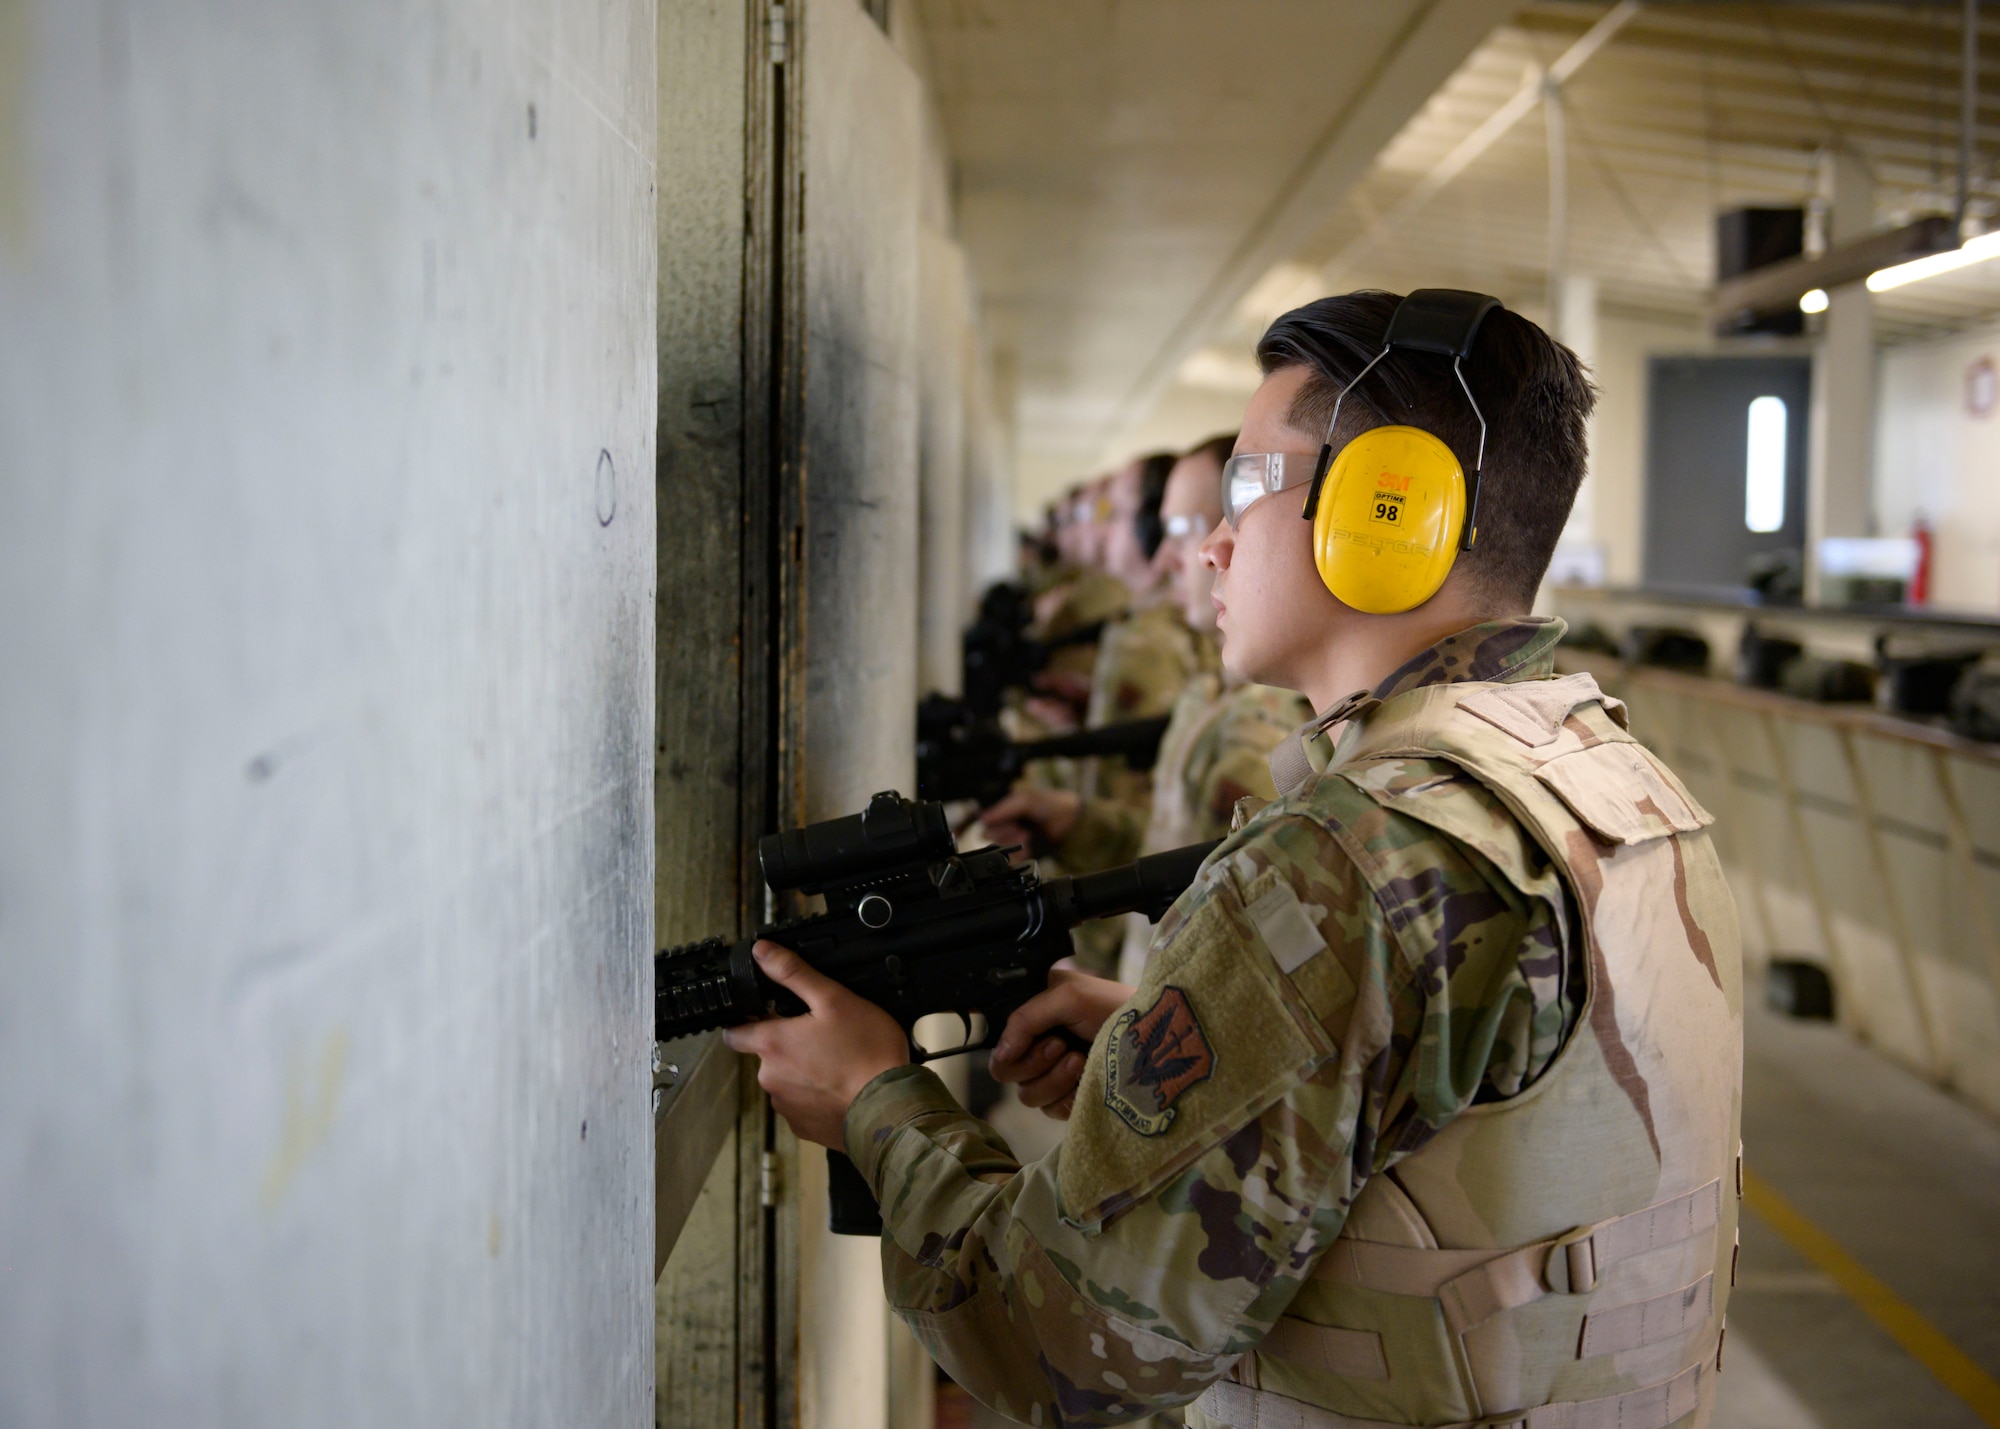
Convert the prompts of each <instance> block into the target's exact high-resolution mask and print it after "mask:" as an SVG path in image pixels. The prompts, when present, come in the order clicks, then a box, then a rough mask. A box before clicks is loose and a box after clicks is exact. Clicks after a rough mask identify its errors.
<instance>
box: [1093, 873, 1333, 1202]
mask: <svg viewBox="0 0 2000 1429" xmlns="http://www.w3.org/2000/svg"><path fill="white" fill-rule="evenodd" d="M1242 852H1243V851H1239V854H1238V856H1241V853H1242ZM1235 862H1236V858H1235V857H1231V858H1229V859H1223V860H1216V861H1215V862H1213V863H1211V864H1210V865H1209V868H1208V870H1207V871H1206V872H1205V874H1204V876H1203V877H1202V878H1201V879H1199V880H1197V882H1196V884H1195V886H1194V887H1192V888H1190V889H1189V890H1188V892H1187V893H1184V894H1182V895H1181V899H1180V901H1179V902H1178V903H1177V904H1175V907H1174V910H1173V911H1172V912H1171V913H1169V914H1168V916H1167V919H1166V920H1165V921H1163V922H1162V924H1161V928H1160V932H1159V934H1158V935H1157V938H1156V941H1155V943H1154V946H1153V951H1152V955H1151V957H1150V958H1149V959H1148V960H1147V963H1146V971H1145V975H1144V977H1143V978H1142V979H1141V981H1140V984H1139V987H1138V990H1137V992H1136V993H1135V994H1134V995H1133V998H1132V1001H1131V1002H1130V1004H1129V1005H1127V1006H1126V1007H1123V1008H1120V1009H1119V1011H1118V1012H1117V1013H1116V1014H1114V1016H1113V1017H1112V1019H1111V1020H1110V1021H1108V1022H1106V1023H1105V1024H1104V1026H1103V1027H1102V1028H1101V1029H1100V1030H1099V1031H1098V1034H1097V1039H1096V1041H1095V1042H1094V1043H1093V1044H1092V1046H1091V1052H1090V1057H1089V1058H1088V1060H1087V1061H1086V1062H1085V1063H1084V1069H1083V1080H1082V1082H1081V1083H1080V1084H1079V1085H1078V1087H1077V1091H1076V1107H1075V1110H1074V1112H1072V1114H1071V1116H1070V1120H1069V1125H1068V1127H1067V1128H1065V1130H1064V1132H1063V1142H1062V1154H1061V1157H1060V1160H1059V1163H1058V1180H1059V1188H1060V1191H1061V1198H1062V1212H1061V1214H1062V1218H1063V1220H1064V1221H1065V1222H1067V1223H1068V1224H1070V1225H1071V1226H1074V1227H1077V1228H1079V1229H1082V1230H1085V1231H1086V1233H1089V1232H1090V1229H1091V1228H1092V1227H1093V1226H1097V1225H1102V1224H1103V1223H1104V1222H1105V1221H1107V1220H1109V1219H1111V1218H1112V1217H1115V1216H1118V1215H1120V1214H1122V1213H1123V1212H1124V1211H1125V1210H1127V1209H1129V1208H1130V1207H1131V1206H1132V1205H1134V1204H1135V1203H1136V1202H1139V1201H1143V1200H1145V1199H1146V1198H1148V1197H1150V1196H1152V1195H1154V1194H1155V1193H1156V1192H1158V1191H1159V1190H1160V1189H1161V1188H1162V1187H1164V1186H1166V1185H1167V1184H1168V1183H1169V1182H1171V1181H1172V1180H1173V1179H1174V1178H1175V1177H1176V1176H1178V1175H1179V1174H1180V1173H1181V1172H1182V1171H1183V1170H1185V1169H1186V1167H1187V1166H1188V1165H1189V1164H1191V1163H1192V1162H1193V1161H1195V1160H1197V1159H1199V1158H1200V1157H1201V1156H1202V1155H1204V1154H1205V1153H1206V1152H1208V1151H1209V1150H1210V1149H1212V1148H1213V1147H1215V1146H1218V1145H1220V1144H1221V1143H1222V1142H1223V1141H1225V1140H1227V1139H1228V1138H1229V1137H1230V1136H1231V1135H1233V1134H1235V1133H1236V1132H1237V1131H1239V1130H1241V1129H1242V1128H1243V1127H1244V1126H1247V1125H1248V1124H1249V1123H1250V1122H1252V1121H1254V1120H1255V1119H1256V1118H1257V1117H1258V1116H1259V1115H1261V1114H1262V1113H1263V1112H1264V1110H1265V1109H1266V1108H1268V1107H1270V1106H1271V1105H1272V1104H1273V1103H1275V1102H1277V1101H1278V1100H1279V1099H1281V1098H1282V1097H1283V1096H1284V1095H1285V1094H1286V1093H1287V1092H1289V1091H1290V1090H1291V1089H1292V1088H1293V1087H1295V1086H1297V1085H1298V1084H1299V1083H1300V1082H1301V1081H1302V1080H1304V1079H1306V1078H1308V1077H1310V1076H1311V1075H1312V1073H1313V1070H1314V1068H1316V1067H1317V1066H1318V1065H1319V1064H1320V1062H1321V1061H1323V1060H1324V1059H1325V1058H1326V1057H1328V1056H1330V1055H1332V1054H1333V1051H1334V1047H1333V1043H1332V1040H1331V1039H1330V1038H1329V1037H1328V1036H1327V1034H1326V1031H1325V1029H1323V1028H1322V1027H1321V1026H1320V1024H1319V1022H1318V1020H1317V1019H1316V1018H1315V1017H1314V1016H1313V1013H1312V1009H1311V1007H1310V1006H1309V1005H1308V1004H1307V1002H1306V1001H1305V999H1304V998H1303V996H1302V995H1301V994H1300V993H1299V992H1298V991H1297V990H1295V989H1294V988H1293V987H1292V986H1291V984H1290V983H1289V981H1288V980H1287V979H1286V977H1285V975H1284V974H1283V973H1282V972H1281V971H1280V970H1279V968H1278V965H1277V960H1276V959H1275V958H1274V957H1272V956H1271V955H1270V954H1268V953H1266V952H1264V951H1263V950H1262V949H1261V948H1259V947H1258V946H1257V944H1258V943H1259V942H1260V941H1261V939H1262V935H1261V934H1260V933H1259V931H1258V929H1257V926H1256V924H1255V923H1254V922H1253V921H1252V920H1251V918H1250V916H1249V914H1248V912H1247V910H1246V909H1245V907H1244V904H1243V901H1242V898H1241V897H1240V895H1239V894H1238V892H1237V881H1236V873H1235V868H1234V865H1235Z"/></svg>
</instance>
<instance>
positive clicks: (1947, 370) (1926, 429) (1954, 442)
mask: <svg viewBox="0 0 2000 1429" xmlns="http://www.w3.org/2000/svg"><path fill="white" fill-rule="evenodd" d="M1981 360H1984V361H1987V362H1991V363H2000V324H1989V325H1986V326H1983V327H1980V328H1977V329H1974V330H1972V331H1970V332H1964V333H1955V334H1953V335H1951V336H1949V337H1943V338H1938V339H1935V340H1932V341H1929V342H1921V343H1910V344H1908V345H1907V346H1902V347H1894V348H1890V349H1888V350H1887V351H1885V352H1883V353H1881V354H1880V355H1879V357H1878V359H1877V372H1878V382H1879V386H1878V388H1877V392H1878V397H1877V404H1876V418H1875V481H1874V515H1875V529H1876V530H1877V531H1878V532H1879V533H1880V534H1882V535H1884V536H1904V535H1908V534H1909V532H1910V529H1911V526H1912V524H1913V522H1914V521H1915V520H1916V517H1917V514H1918V513H1919V512H1921V513H1923V515H1924V516H1926V517H1927V518H1928V519H1929V521H1930V523H1931V527H1932V529H1933V531H1935V532H1936V535H1937V546H1936V555H1935V557H1934V562H1935V564H1934V566H1933V568H1932V573H1931V574H1932V581H1931V599H1932V601H1933V602H1935V603H1936V604H1939V605H1950V606H1961V607H1964V608H1966V609H1970V610H1994V609H2000V413H1994V412H1989V413H1987V414H1986V415H1985V416H1980V415H1978V414H1977V413H1975V412H1973V411H1972V410H1971V409H1970V408H1969V407H1968V405H1967V402H1966V382H1967V379H1968V376H1969V375H1970V370H1971V368H1972V367H1973V365H1974V364H1975V363H1978V362H1980V361H1981Z"/></svg>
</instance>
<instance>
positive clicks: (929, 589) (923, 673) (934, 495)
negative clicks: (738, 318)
mask: <svg viewBox="0 0 2000 1429" xmlns="http://www.w3.org/2000/svg"><path fill="white" fill-rule="evenodd" d="M918 259H919V262H918V274H919V286H920V288H921V293H920V296H919V299H918V319H919V328H920V331H919V334H918V339H917V341H918V346H919V348H920V349H921V354H922V367H921V370H920V371H919V373H918V380H919V387H918V414H919V420H918V438H917V445H918V450H917V466H918V470H919V473H920V475H921V487H920V490H919V500H920V510H921V524H920V527H919V531H918V556H919V563H920V567H921V587H920V589H921V600H920V602H919V606H918V612H917V622H918V654H917V687H918V688H919V689H920V690H926V691H928V690H939V691H942V692H943V693H945V694H948V695H955V694H958V693H959V680H960V670H959V651H958V633H959V630H960V629H961V628H962V627H963V626H964V624H965V622H966V619H967V617H968V616H969V614H970V612H969V611H968V609H967V608H966V598H965V585H966V582H965V565H966V560H965V555H966V550H965V529H966V460H965V458H966V449H965V445H966V444H965V388H966V373H965V358H966V327H967V321H968V319H967V313H966V302H965V296H966V276H965V251H964V250H963V249H962V248H960V247H959V246H958V244H957V243H955V242H953V241H952V240H951V238H949V237H948V236H946V235H945V234H943V233H939V232H937V231H936V230H934V229H930V228H925V229H923V230H921V231H920V232H919V234H918Z"/></svg>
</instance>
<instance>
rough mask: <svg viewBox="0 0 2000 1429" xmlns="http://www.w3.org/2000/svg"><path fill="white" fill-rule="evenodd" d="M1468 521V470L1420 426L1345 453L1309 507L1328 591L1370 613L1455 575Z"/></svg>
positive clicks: (1367, 440) (1391, 610)
mask: <svg viewBox="0 0 2000 1429" xmlns="http://www.w3.org/2000/svg"><path fill="white" fill-rule="evenodd" d="M1464 524H1465V470H1464V468H1463V467H1461V466H1460V465H1459V464H1458V458H1457V457H1455V456H1453V455H1452V454H1451V448H1450V447H1448V446H1446V445H1445V444H1444V443H1443V442H1441V441H1439V440H1438V439H1437V438H1436V437H1434V436H1432V435H1431V434H1430V433H1429V432H1426V431H1424V430H1422V429H1421V428H1418V427H1375V428H1372V429H1370V430H1368V431H1366V432H1363V433H1362V434H1361V435H1360V436H1358V437H1356V438H1355V439H1354V440H1353V441H1351V442H1349V443H1348V444H1347V445H1346V446H1345V447H1343V448H1342V449H1341V452H1340V455H1339V456H1338V457H1337V458H1336V459H1335V460H1334V463H1333V467H1332V469H1331V470H1330V471H1328V472H1327V474H1326V481H1325V484H1324V485H1323V486H1322V487H1321V490H1320V496H1319V508H1318V509H1317V510H1316V511H1315V512H1314V513H1313V562H1314V564H1315V565H1317V566H1318V567H1319V575H1320V579H1321V580H1323V581H1325V582H1326V588H1327V589H1328V590H1330V591H1332V592H1333V593H1334V595H1335V596H1336V597H1338V598H1339V599H1340V601H1341V602H1342V603H1343V604H1345V605H1350V606H1352V607H1354V609H1356V610H1359V611H1365V612H1366V613H1368V614H1369V615H1396V614H1399V613H1400V612H1402V611H1405V610H1412V609H1415V608H1416V607H1417V606H1420V605H1422V604H1423V603H1424V602H1425V601H1427V600H1429V599H1430V598H1431V597H1432V596H1434V595H1436V594H1437V592H1438V587H1439V586H1441V585H1443V584H1444V579H1445V577H1446V576H1448V575H1450V574H1451V566H1452V562H1453V561H1455V560H1456V559H1457V558H1458V541H1459V534H1460V532H1461V530H1462V529H1463V527H1464Z"/></svg>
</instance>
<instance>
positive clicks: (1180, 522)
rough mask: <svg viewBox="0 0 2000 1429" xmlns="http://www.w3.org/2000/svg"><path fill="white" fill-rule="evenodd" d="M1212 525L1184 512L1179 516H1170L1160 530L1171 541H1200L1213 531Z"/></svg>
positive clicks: (1161, 523) (1163, 520) (1164, 519)
mask: <svg viewBox="0 0 2000 1429" xmlns="http://www.w3.org/2000/svg"><path fill="white" fill-rule="evenodd" d="M1211 529H1212V528H1211V525H1210V523H1209V522H1208V521H1207V520H1205V519H1203V518H1202V517H1200V516H1192V515H1189V514H1187V513H1186V512H1183V513H1182V514H1180V515H1179V516H1168V517H1165V518H1163V519H1162V520H1161V522H1160V530H1161V532H1162V534H1164V535H1165V537H1166V539H1167V540H1169V541H1186V540H1189V539H1191V538H1192V539H1196V540H1199V539H1200V538H1201V537H1203V536H1206V535H1207V534H1208V533H1209V531H1210V530H1211Z"/></svg>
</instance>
